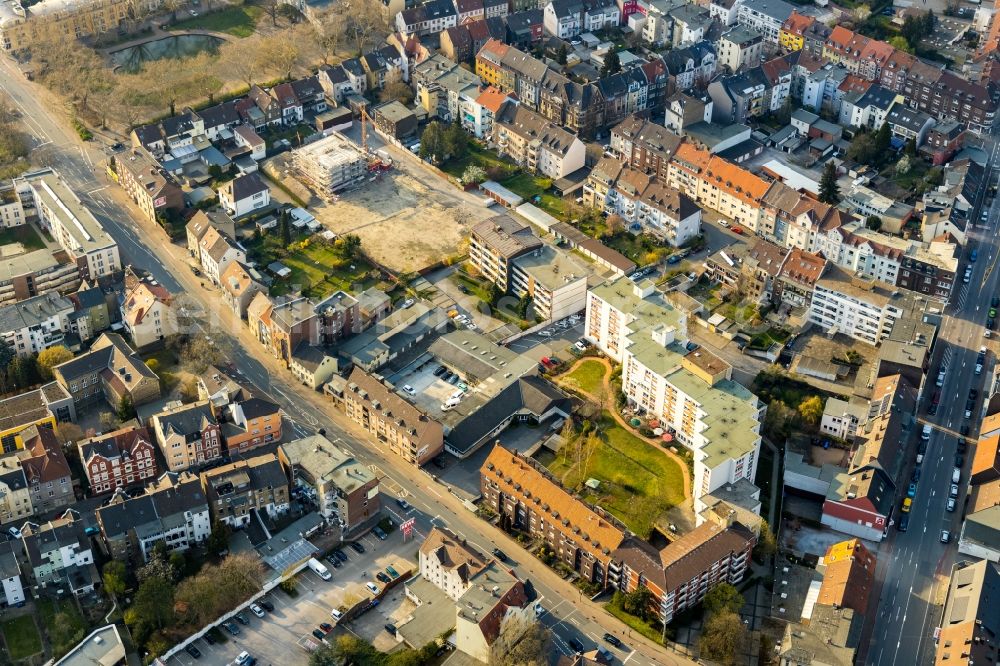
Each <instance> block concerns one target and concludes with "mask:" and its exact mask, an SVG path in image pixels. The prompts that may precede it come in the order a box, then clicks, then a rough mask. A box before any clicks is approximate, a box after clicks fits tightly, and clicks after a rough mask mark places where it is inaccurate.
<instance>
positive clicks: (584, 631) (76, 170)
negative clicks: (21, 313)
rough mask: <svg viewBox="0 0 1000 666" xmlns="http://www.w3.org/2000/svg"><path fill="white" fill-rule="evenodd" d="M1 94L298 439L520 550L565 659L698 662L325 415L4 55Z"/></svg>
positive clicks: (44, 157)
mask: <svg viewBox="0 0 1000 666" xmlns="http://www.w3.org/2000/svg"><path fill="white" fill-rule="evenodd" d="M0 89H2V90H3V91H5V92H6V93H7V94H9V95H10V97H11V99H12V100H13V102H14V104H15V105H16V106H17V107H18V108H19V110H20V111H21V113H22V118H23V120H24V123H25V125H26V127H27V129H28V130H29V131H30V132H31V134H32V135H33V136H34V147H35V151H34V152H33V154H32V159H33V161H34V162H35V163H38V164H43V165H46V166H51V167H53V168H55V169H56V170H58V171H59V173H60V174H61V175H62V176H63V178H64V179H65V180H66V182H67V183H68V184H69V186H70V187H71V188H72V189H73V190H74V191H75V192H77V193H78V195H79V196H80V198H81V200H83V201H84V203H86V204H88V205H89V206H90V207H91V209H92V211H93V213H94V214H95V216H96V217H97V218H98V219H99V220H100V222H101V223H102V224H103V225H104V228H105V230H106V231H107V232H108V233H109V234H110V235H111V236H112V237H113V238H115V240H116V241H117V242H118V244H119V250H120V253H121V256H122V261H123V262H124V263H131V264H133V265H135V266H138V267H141V268H143V269H145V270H147V271H149V272H150V273H151V274H152V275H153V276H154V277H155V278H156V279H157V280H159V281H160V282H161V283H162V284H164V285H165V286H166V287H167V288H168V289H169V290H170V291H171V292H174V293H183V292H186V293H187V294H188V295H189V296H190V297H191V298H192V299H193V300H194V301H196V302H197V303H199V304H200V305H201V306H202V307H203V308H204V309H205V311H206V312H207V313H208V314H209V316H210V318H211V322H210V323H211V324H212V325H213V326H215V327H218V328H221V329H222V330H224V331H226V332H227V334H228V336H229V337H230V338H231V341H232V343H233V350H234V351H233V356H232V363H233V365H234V367H235V368H236V369H237V370H238V372H239V373H240V375H241V376H242V377H243V378H244V379H245V380H246V381H248V382H250V383H252V384H253V385H255V386H257V387H260V388H261V389H264V390H266V391H267V392H268V393H269V394H270V395H271V397H272V398H273V399H274V400H275V401H276V402H277V403H278V404H279V405H280V406H281V407H282V409H283V410H284V411H285V413H286V415H287V416H288V417H289V419H290V420H291V421H292V422H293V426H292V428H293V430H295V432H296V433H297V434H299V435H302V434H305V433H308V432H312V431H315V430H316V429H319V428H324V429H325V430H326V433H327V436H328V437H329V438H331V439H333V440H335V441H337V442H338V443H339V444H340V445H341V446H343V447H344V448H346V449H348V450H350V451H351V453H352V454H353V455H354V456H356V457H357V459H358V460H359V461H360V462H362V463H364V464H366V465H369V466H370V467H374V468H376V469H378V470H379V471H378V473H379V474H380V476H384V477H385V480H386V482H388V483H389V484H391V485H392V486H393V487H397V488H406V491H407V496H408V499H409V501H410V502H411V503H412V504H413V505H414V506H415V507H417V509H418V510H419V511H420V512H421V513H423V514H425V515H428V516H433V517H435V518H436V520H437V521H438V522H439V523H440V524H446V525H447V526H449V527H450V528H451V529H453V530H454V531H456V532H457V533H459V534H463V535H470V538H471V536H472V535H476V536H478V540H479V542H480V543H481V545H483V546H484V547H486V546H487V545H488V546H490V547H489V548H485V549H486V550H491V549H492V547H493V545H494V544H496V545H498V546H499V547H500V548H502V549H503V550H504V551H505V552H507V553H509V554H511V555H513V554H515V553H516V554H517V555H516V558H517V561H516V562H515V563H514V567H515V570H516V572H517V573H518V575H519V576H520V577H521V578H522V579H528V580H530V581H531V582H532V584H533V585H534V587H535V589H536V590H537V591H538V593H539V594H540V595H541V596H542V597H543V599H548V600H564V601H563V602H562V603H559V602H558V601H554V602H553V604H552V605H553V608H552V610H551V612H550V613H548V615H549V616H550V617H549V620H548V621H549V622H550V623H551V625H552V626H553V628H554V629H555V630H556V634H557V639H556V641H555V643H556V646H557V648H558V649H559V650H560V651H561V652H563V653H568V652H570V649H569V648H568V645H567V643H566V641H567V640H568V638H569V637H571V636H574V635H577V634H579V635H580V637H581V638H582V640H583V643H584V645H585V646H587V648H588V649H590V648H591V647H592V646H593V645H594V644H595V643H596V641H597V640H598V639H599V637H600V636H601V635H602V634H603V633H604V632H605V631H611V632H613V633H615V634H617V635H618V636H619V637H621V638H622V639H623V640H624V641H625V643H626V645H629V646H632V647H634V648H636V651H635V652H634V653H633V652H631V651H625V652H620V651H619V658H620V659H622V660H623V661H624V660H626V659H627V660H628V661H629V662H630V663H633V664H639V665H643V666H644V665H646V664H650V665H652V664H690V663H693V662H691V661H690V660H689V659H687V658H685V657H682V656H680V655H675V654H673V653H670V652H668V651H667V650H665V649H664V648H662V647H660V646H656V645H654V644H653V643H651V642H649V641H648V640H646V639H640V638H639V637H638V636H631V635H630V631H629V630H628V629H627V628H626V627H625V626H624V625H622V624H621V623H620V622H618V621H617V620H616V619H614V618H613V617H611V616H610V615H608V614H607V613H605V612H604V611H603V610H602V609H601V608H600V607H599V606H597V605H595V604H593V603H591V602H590V601H589V600H587V599H585V598H583V597H581V596H580V595H579V592H578V591H577V590H576V588H575V587H573V586H571V585H570V584H569V583H567V582H565V581H563V580H561V579H560V578H559V577H558V576H557V575H556V574H555V573H554V572H553V571H551V570H550V569H548V568H547V567H545V566H544V565H543V564H542V563H541V562H539V561H537V560H536V559H534V558H532V557H530V556H529V555H528V554H527V553H526V552H525V551H523V550H522V549H521V548H520V547H519V546H518V545H517V542H515V541H514V540H513V539H510V538H509V537H508V536H507V535H506V534H504V533H503V532H501V531H500V530H498V529H495V528H493V527H491V526H490V525H488V524H487V523H485V522H483V521H481V520H479V519H478V518H476V517H475V515H474V514H472V513H471V512H469V511H468V509H467V507H465V506H464V505H463V504H462V503H461V502H460V501H459V500H458V499H457V498H455V497H454V496H452V495H451V494H449V493H448V492H447V490H446V488H445V487H443V486H441V485H440V484H438V483H435V482H434V481H433V480H431V478H430V476H429V474H427V473H425V472H423V471H421V470H416V469H414V468H412V467H411V466H408V465H406V464H405V463H403V462H402V461H401V460H400V459H399V458H397V457H396V456H394V455H392V454H391V453H389V452H388V451H386V450H384V449H382V448H380V447H379V445H378V443H377V442H373V441H371V440H369V439H368V438H367V437H366V436H365V435H363V434H360V435H359V434H357V433H356V432H355V431H353V430H352V427H353V426H352V425H350V424H349V423H346V422H343V421H341V420H340V419H341V417H340V416H339V414H338V415H334V413H333V411H332V410H328V409H326V406H325V405H326V403H325V402H324V401H323V400H322V399H321V398H320V396H319V395H318V394H316V393H315V392H312V391H309V390H308V389H306V388H304V387H302V386H298V385H294V384H292V383H290V382H287V381H286V379H290V378H291V375H290V374H288V373H287V372H285V371H284V370H282V369H281V368H280V366H279V365H278V363H277V362H276V361H275V360H274V359H270V358H265V357H264V356H265V355H264V353H263V351H262V349H261V347H260V346H259V345H258V344H256V343H255V342H254V341H252V339H251V338H250V335H249V332H248V331H247V329H246V327H245V326H242V325H240V323H239V322H236V321H233V317H232V316H231V313H230V312H228V310H227V309H225V308H224V307H223V306H221V299H219V297H218V292H216V291H211V290H208V289H206V288H204V287H203V286H201V283H200V281H199V280H198V279H197V278H195V277H194V276H193V275H192V274H191V272H190V270H189V268H188V264H187V252H186V249H185V248H181V247H179V246H176V245H170V244H169V243H167V242H165V235H164V234H163V232H162V230H160V229H159V228H156V227H155V225H153V223H151V222H149V221H147V220H145V219H143V218H142V217H141V214H140V213H139V211H138V209H137V208H136V207H134V206H132V205H131V203H130V202H126V201H125V198H124V195H123V193H122V192H121V191H120V190H118V189H117V185H115V184H114V183H111V182H110V181H108V179H107V178H106V177H105V176H104V175H103V173H102V172H101V170H102V167H101V166H100V163H101V160H102V159H103V158H104V154H103V152H102V150H103V148H102V146H101V145H100V144H99V143H98V142H96V141H95V142H90V143H88V144H83V143H82V142H81V141H80V140H79V139H78V137H77V136H76V134H75V133H74V132H73V131H72V130H71V129H69V126H68V125H67V124H65V123H66V122H67V119H66V118H65V117H64V116H62V114H61V113H60V112H53V111H49V109H58V108H61V107H60V106H59V105H58V104H56V102H55V101H54V100H52V99H51V98H50V96H49V95H48V93H47V92H46V91H44V90H43V89H41V87H40V86H37V85H36V84H33V83H31V82H28V81H26V80H25V79H24V78H23V76H21V74H20V73H19V72H18V71H17V70H16V69H15V68H14V67H12V66H11V63H10V62H9V61H7V60H6V59H2V58H0ZM386 149H387V150H389V152H390V153H392V154H393V157H394V159H396V160H397V161H400V160H408V159H411V158H412V156H409V155H408V154H406V153H404V151H401V150H397V149H395V148H393V147H391V146H390V147H387V148H386ZM421 175H422V174H421ZM112 188H115V189H112ZM153 248H155V251H154V249H153ZM218 308H221V310H220V309H218ZM333 416H336V417H337V420H336V421H335V420H334V419H333V418H331V417H333Z"/></svg>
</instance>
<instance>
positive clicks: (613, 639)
mask: <svg viewBox="0 0 1000 666" xmlns="http://www.w3.org/2000/svg"><path fill="white" fill-rule="evenodd" d="M604 642H605V643H610V644H611V645H614V646H615V647H621V646H622V642H621V640H619V638H618V637H617V636H615V635H614V634H604Z"/></svg>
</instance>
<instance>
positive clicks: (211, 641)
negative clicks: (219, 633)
mask: <svg viewBox="0 0 1000 666" xmlns="http://www.w3.org/2000/svg"><path fill="white" fill-rule="evenodd" d="M213 631H216V630H215V629H209V630H208V631H206V632H205V635H204V636H202V638H204V639H205V642H206V643H208V644H209V645H215V637H214V636H212V632H213Z"/></svg>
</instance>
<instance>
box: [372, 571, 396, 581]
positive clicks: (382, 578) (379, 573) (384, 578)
mask: <svg viewBox="0 0 1000 666" xmlns="http://www.w3.org/2000/svg"><path fill="white" fill-rule="evenodd" d="M375 577H376V578H378V579H379V580H380V581H381V582H383V583H389V582H391V581H392V579H391V578H389V577H388V576H387V575H385V574H384V573H382V572H381V571H379V572H378V573H377V574H375Z"/></svg>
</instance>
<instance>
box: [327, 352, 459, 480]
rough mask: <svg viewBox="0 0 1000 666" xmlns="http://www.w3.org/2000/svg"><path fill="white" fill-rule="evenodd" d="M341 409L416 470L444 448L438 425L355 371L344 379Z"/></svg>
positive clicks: (387, 389)
mask: <svg viewBox="0 0 1000 666" xmlns="http://www.w3.org/2000/svg"><path fill="white" fill-rule="evenodd" d="M342 408H343V409H344V412H345V413H346V414H347V417H348V418H349V419H351V420H352V421H354V422H355V423H356V424H358V425H359V426H361V427H362V428H364V429H365V430H366V431H368V432H369V433H370V434H372V435H373V436H374V437H376V438H377V439H378V440H379V441H380V442H382V443H383V444H385V445H386V446H388V447H389V450H390V451H392V453H394V454H396V455H397V456H399V457H400V458H402V459H403V460H405V461H406V462H408V463H410V464H412V465H417V466H418V467H419V466H420V465H423V464H425V463H427V462H429V461H430V460H431V458H434V457H435V456H437V455H438V454H439V453H441V451H442V450H443V449H444V430H443V428H442V427H441V423H439V422H438V421H436V420H434V419H432V418H430V417H429V416H428V415H427V414H424V413H423V412H422V411H420V409H418V408H417V407H415V406H414V405H412V404H410V403H409V402H407V401H406V400H404V399H403V398H402V397H401V396H400V395H398V394H397V393H394V392H393V391H392V390H391V389H390V388H389V387H388V386H386V385H385V384H383V383H382V382H381V381H379V380H378V379H376V378H375V377H373V376H372V375H369V374H368V373H366V372H363V371H362V370H360V369H358V368H355V369H354V371H353V372H351V375H350V377H349V378H348V384H347V390H346V391H344V399H343V406H342Z"/></svg>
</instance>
